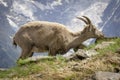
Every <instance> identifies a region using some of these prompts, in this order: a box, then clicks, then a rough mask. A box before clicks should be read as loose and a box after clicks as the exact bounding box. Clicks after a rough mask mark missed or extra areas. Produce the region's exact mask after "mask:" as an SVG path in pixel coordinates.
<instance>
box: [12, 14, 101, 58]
mask: <svg viewBox="0 0 120 80" xmlns="http://www.w3.org/2000/svg"><path fill="white" fill-rule="evenodd" d="M77 18H78V19H80V20H82V21H84V22H85V23H86V25H85V28H84V29H83V31H79V32H76V33H73V32H71V31H69V30H68V29H67V28H66V27H65V26H64V25H62V24H59V23H55V22H47V21H32V22H28V23H26V24H24V25H23V26H21V28H20V29H19V30H18V32H17V33H16V34H15V36H14V38H13V44H14V45H16V46H17V45H19V46H20V47H21V49H22V53H21V56H20V58H19V59H21V58H22V59H24V58H27V57H31V56H32V55H33V53H34V52H45V51H48V52H49V55H51V56H55V55H56V54H65V53H66V52H67V51H68V50H69V49H71V48H77V47H79V46H80V45H81V44H82V42H83V41H85V40H87V39H89V38H98V37H103V34H102V32H100V31H98V30H97V29H96V27H95V26H94V25H93V24H92V23H91V21H90V19H89V18H88V17H86V16H83V17H77Z"/></svg>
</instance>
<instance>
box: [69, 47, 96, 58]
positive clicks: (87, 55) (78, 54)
mask: <svg viewBox="0 0 120 80" xmlns="http://www.w3.org/2000/svg"><path fill="white" fill-rule="evenodd" d="M96 54H98V52H96V51H95V50H83V49H79V50H78V51H77V52H75V53H74V54H71V55H70V56H68V57H67V60H78V59H79V60H83V59H86V58H90V57H92V56H94V55H96Z"/></svg>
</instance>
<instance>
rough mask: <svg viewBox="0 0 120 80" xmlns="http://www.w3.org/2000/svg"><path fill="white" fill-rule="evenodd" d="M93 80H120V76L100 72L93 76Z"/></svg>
mask: <svg viewBox="0 0 120 80" xmlns="http://www.w3.org/2000/svg"><path fill="white" fill-rule="evenodd" d="M91 80H120V74H119V73H112V72H102V71H99V72H96V73H95V75H93V77H92V79H91Z"/></svg>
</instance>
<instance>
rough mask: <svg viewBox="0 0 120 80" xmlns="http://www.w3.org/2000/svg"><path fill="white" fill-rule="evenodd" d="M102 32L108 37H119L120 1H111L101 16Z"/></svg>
mask: <svg viewBox="0 0 120 80" xmlns="http://www.w3.org/2000/svg"><path fill="white" fill-rule="evenodd" d="M102 21H103V23H102V26H103V32H104V33H105V35H106V36H108V37H114V36H119V37H120V0H111V2H110V3H109V5H108V6H107V8H106V9H105V11H104V13H103V16H102Z"/></svg>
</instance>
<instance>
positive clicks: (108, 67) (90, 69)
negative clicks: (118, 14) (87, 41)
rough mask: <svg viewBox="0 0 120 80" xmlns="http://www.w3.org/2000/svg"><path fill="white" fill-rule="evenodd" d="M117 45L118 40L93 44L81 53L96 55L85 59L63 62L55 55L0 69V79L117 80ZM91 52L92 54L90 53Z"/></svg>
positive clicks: (119, 72)
mask: <svg viewBox="0 0 120 80" xmlns="http://www.w3.org/2000/svg"><path fill="white" fill-rule="evenodd" d="M103 43H104V44H105V46H104V44H103ZM101 44H102V45H101ZM106 44H107V45H106ZM119 44H120V39H118V38H117V39H107V40H101V41H99V42H98V43H96V44H95V45H92V46H90V47H88V48H85V49H84V50H82V52H84V53H85V54H89V55H90V54H91V53H92V54H93V53H94V51H95V52H97V54H96V55H92V56H89V55H87V56H89V57H86V58H84V59H80V58H78V57H77V58H76V57H73V58H74V59H70V58H67V59H66V58H65V57H62V56H60V55H58V56H57V57H44V58H43V57H42V58H41V57H37V58H29V59H25V60H20V61H19V62H18V65H17V66H16V67H14V68H11V69H9V70H3V69H2V70H1V71H0V78H1V79H12V80H103V79H105V80H108V79H110V80H119V79H120V77H119V75H120V54H119V50H118V51H117V53H116V50H117V49H119V48H120V45H119ZM102 46H104V47H102ZM91 50H94V51H92V52H91ZM80 51H81V50H80ZM80 51H79V50H78V52H76V53H75V54H83V53H82V52H80ZM86 51H87V53H86ZM74 56H76V55H74ZM77 56H84V55H77ZM102 74H104V76H103V75H102ZM113 74H114V75H113ZM105 75H106V76H105ZM110 75H112V76H110ZM99 76H102V77H99Z"/></svg>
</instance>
